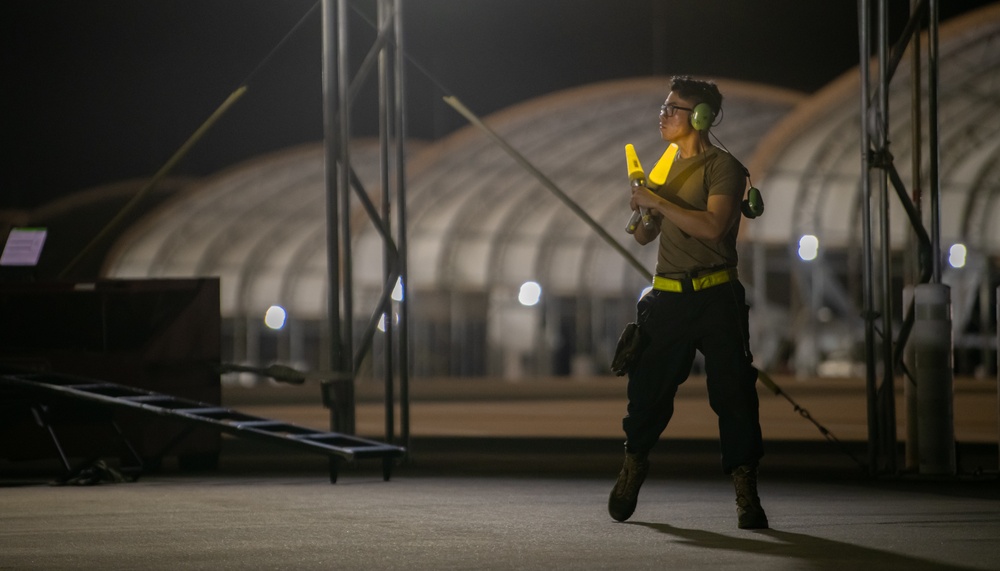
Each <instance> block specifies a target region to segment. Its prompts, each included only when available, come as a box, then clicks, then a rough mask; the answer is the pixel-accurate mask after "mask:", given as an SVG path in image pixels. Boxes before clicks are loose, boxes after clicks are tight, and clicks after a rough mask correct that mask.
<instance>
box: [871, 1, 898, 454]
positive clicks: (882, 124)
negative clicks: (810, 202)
mask: <svg viewBox="0 0 1000 571" xmlns="http://www.w3.org/2000/svg"><path fill="white" fill-rule="evenodd" d="M878 12H879V13H878V20H879V22H878V28H879V43H878V62H879V63H878V75H879V87H878V94H879V101H878V109H879V120H878V123H877V128H878V141H877V142H876V144H877V145H878V152H879V153H880V155H881V157H882V158H881V159H880V160H881V161H883V162H884V161H887V160H888V152H889V69H888V62H889V57H888V47H889V7H888V0H879V11H878ZM886 173H887V171H886V170H885V169H884V168H883V169H880V170H879V228H880V230H881V234H882V237H881V240H880V241H881V243H882V311H881V313H882V384H881V386H880V387H879V395H880V399H879V400H880V407H879V410H880V412H881V424H882V430H881V432H880V434H881V436H882V438H881V447H882V452H883V453H884V455H885V468H886V470H887V471H888V472H890V473H892V472H895V471H896V397H895V395H896V391H895V371H894V369H895V367H894V366H893V361H894V358H893V357H894V355H893V334H892V333H893V331H892V329H893V324H892V235H891V233H890V225H889V184H888V177H887V176H886Z"/></svg>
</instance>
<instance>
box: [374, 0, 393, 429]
mask: <svg viewBox="0 0 1000 571" xmlns="http://www.w3.org/2000/svg"><path fill="white" fill-rule="evenodd" d="M388 2H389V0H378V11H377V12H378V14H377V21H378V29H379V30H382V29H383V27H384V26H385V23H386V21H387V19H388V18H392V17H393V14H392V12H391V11H390V8H389V5H388ZM396 16H397V17H398V14H397V15H396ZM390 63H391V62H390V60H389V56H388V54H387V53H386V50H385V49H379V56H378V68H379V74H378V118H379V176H380V186H381V189H382V213H381V216H382V223H383V224H385V229H386V233H387V234H389V235H390V236H391V235H392V221H391V220H390V218H389V217H390V215H391V210H390V208H389V206H390V205H389V173H390V169H391V165H390V164H389V137H390V133H391V132H392V128H393V125H392V121H393V119H394V118H395V114H394V113H393V114H392V115H390V113H389V107H390V106H391V105H392V104H393V103H395V100H390V93H389V86H390V81H391V78H390V75H389V65H390ZM392 255H394V252H391V250H390V249H389V244H388V243H386V244H385V247H384V248H383V250H382V265H383V267H382V275H383V280H382V283H388V281H389V279H390V277H391V276H392V275H393V273H394V270H393V265H394V261H393V260H392V259H390V256H392ZM386 309H387V311H384V312H383V313H382V319H383V323H385V331H384V334H383V335H382V338H383V339H384V343H383V346H384V349H383V350H384V351H385V353H384V355H383V362H384V364H385V371H384V381H385V440H386V442H389V443H391V442H392V441H393V439H394V438H395V431H396V418H395V411H396V408H395V406H394V402H395V400H396V399H395V395H394V390H393V389H394V387H393V383H394V380H393V368H394V364H393V351H394V347H393V342H392V340H393V339H392V338H393V333H394V327H393V323H392V321H393V319H392V317H393V311H392V302H391V301H390V302H389V303H388V305H387V306H386Z"/></svg>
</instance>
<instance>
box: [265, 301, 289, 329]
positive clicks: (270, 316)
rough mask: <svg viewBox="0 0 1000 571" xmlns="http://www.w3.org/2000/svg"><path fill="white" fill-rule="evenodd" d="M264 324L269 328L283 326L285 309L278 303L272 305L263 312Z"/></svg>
mask: <svg viewBox="0 0 1000 571" xmlns="http://www.w3.org/2000/svg"><path fill="white" fill-rule="evenodd" d="M264 325H267V326H268V327H270V328H271V329H281V328H282V327H284V326H285V309H284V308H283V307H281V306H280V305H272V306H271V307H269V308H267V313H265V314H264Z"/></svg>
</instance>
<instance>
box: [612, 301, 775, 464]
mask: <svg viewBox="0 0 1000 571" xmlns="http://www.w3.org/2000/svg"><path fill="white" fill-rule="evenodd" d="M645 311H648V312H649V314H648V315H647V316H646V317H645V320H644V321H643V323H642V334H643V335H646V336H648V338H649V344H648V345H647V346H646V349H645V351H644V352H643V353H642V355H641V356H640V357H639V359H638V361H637V362H636V364H635V365H634V366H633V367H632V369H631V371H630V372H629V379H628V415H627V416H626V417H625V418H624V419H623V420H622V427H623V428H624V429H625V436H626V439H627V440H626V446H627V448H628V450H629V451H630V452H638V453H646V452H648V451H649V450H650V449H651V448H652V447H653V445H654V444H656V441H657V440H658V439H659V437H660V434H661V433H662V432H663V431H664V429H666V427H667V424H668V423H669V422H670V418H671V416H673V413H674V396H675V395H676V394H677V388H678V387H679V386H680V384H681V383H683V382H684V381H685V380H687V377H688V375H689V374H690V372H691V365H692V363H693V362H694V357H695V351H696V350H697V351H701V353H702V354H703V355H704V356H705V374H706V377H707V384H708V398H709V404H710V405H711V407H712V410H713V411H715V414H716V415H717V416H718V418H719V440H720V444H721V447H722V469H723V471H724V472H726V473H727V474H728V473H730V472H731V471H732V470H733V469H734V468H736V467H738V466H742V465H744V464H751V465H756V464H757V462H758V461H759V460H760V458H761V457H762V456H763V455H764V447H763V441H762V438H761V431H760V420H759V410H758V401H757V390H756V387H755V384H756V382H757V370H756V369H755V368H754V367H753V365H752V363H751V362H752V360H753V357H752V355H751V354H750V348H749V335H750V333H749V324H748V314H749V308H748V307H747V305H746V291H745V290H744V288H743V285H742V284H740V283H739V281H731V282H728V283H724V284H719V285H717V286H714V287H711V288H708V289H704V290H701V291H695V292H685V293H673V292H662V291H656V290H653V291H651V292H650V293H649V294H647V295H646V296H644V297H643V298H642V299H641V300H639V304H638V313H639V314H640V315H642V313H643V312H645Z"/></svg>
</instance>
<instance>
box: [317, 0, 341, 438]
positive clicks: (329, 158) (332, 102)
mask: <svg viewBox="0 0 1000 571" xmlns="http://www.w3.org/2000/svg"><path fill="white" fill-rule="evenodd" d="M335 2H336V0H323V10H322V11H323V149H324V156H323V158H324V166H325V175H326V262H327V264H326V265H327V280H328V282H329V287H328V298H327V318H328V320H329V323H330V346H329V347H328V350H329V353H330V370H332V371H335V372H338V373H340V372H343V370H344V363H343V351H342V347H341V343H340V235H339V226H338V224H337V222H338V220H339V219H340V216H339V213H338V204H339V202H340V200H339V197H338V196H337V188H338V187H337V182H338V181H339V180H340V176H339V172H338V167H337V160H338V158H339V156H340V148H339V146H340V137H339V136H338V131H337V129H338V120H337V117H338V107H339V106H340V102H339V100H338V97H337V96H338V94H339V92H340V89H339V87H338V85H337V80H338V78H339V76H340V74H339V71H338V69H337V12H336V6H335ZM331 428H333V427H332V426H331Z"/></svg>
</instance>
